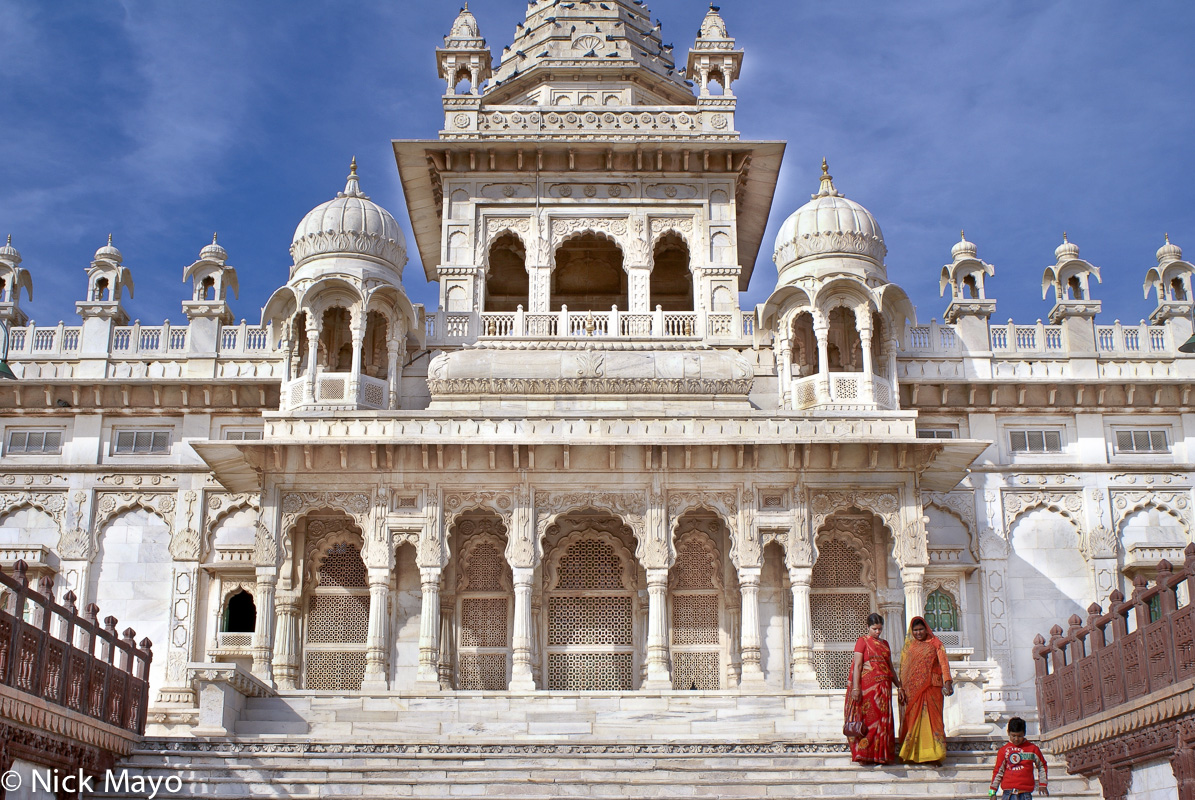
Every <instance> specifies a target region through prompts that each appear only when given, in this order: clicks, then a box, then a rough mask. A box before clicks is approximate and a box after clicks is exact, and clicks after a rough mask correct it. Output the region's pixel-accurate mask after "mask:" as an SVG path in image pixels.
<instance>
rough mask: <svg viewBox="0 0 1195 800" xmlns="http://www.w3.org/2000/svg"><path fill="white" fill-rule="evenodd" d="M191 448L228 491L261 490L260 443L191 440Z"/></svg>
mask: <svg viewBox="0 0 1195 800" xmlns="http://www.w3.org/2000/svg"><path fill="white" fill-rule="evenodd" d="M191 447H192V448H193V449H194V450H195V452H196V453H198V454H199V457H200V458H202V459H203V462H204V463H205V464H207V465H208V467H210V468H211V470H212V476H213V477H215V479H216V480H218V481H219V482H220V485H221V486H223V487H224V488H225V489H227V490H228V491H230V492H237V493H240V492H259V491H261V485H262V484H261V468H260V467H258V466H256V464H258V463H260V459H261V456H260V452H261V449H262V444H261V442H237V443H235V444H234V443H233V442H225V441H210V442H192V443H191Z"/></svg>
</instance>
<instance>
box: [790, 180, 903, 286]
mask: <svg viewBox="0 0 1195 800" xmlns="http://www.w3.org/2000/svg"><path fill="white" fill-rule="evenodd" d="M887 254H888V248H887V247H886V246H885V245H884V234H883V233H881V232H880V225H879V223H878V222H876V220H875V217H873V216H872V215H871V212H870V211H868V210H867V209H866V208H864V207H863V206H861V205H859V204H858V203H856V202H855V201H853V200H848V199H847V198H845V197H843V196H842V195H841V194H839V193H838V190H837V189H835V188H834V179H833V178H832V177H830V174H829V169H828V167H827V166H826V163H825V162H824V161H823V162H822V182H821V187H820V189H819V190H818V193H817V194H815V195H813V199H811V200H810V201H809V202H808V203H806V204H805V205H803V206H801V207H800V208H798V209H797V210H796V211H795V212H793V215H792V216H791V217H789V218H788V219H786V220H785V221H784V224H783V225H781V226H780V232H779V233H778V234H777V235H776V254H775V256H774V257H773V258H774V260H775V262H776V264H777V265H778V266H784V265H786V264H790V263H792V262H793V261H797V260H800V259H802V258H805V257H807V256H825V255H850V256H860V257H862V258H866V259H869V260H871V261H874V262H875V263H876V264H883V262H884V256H885V255H887Z"/></svg>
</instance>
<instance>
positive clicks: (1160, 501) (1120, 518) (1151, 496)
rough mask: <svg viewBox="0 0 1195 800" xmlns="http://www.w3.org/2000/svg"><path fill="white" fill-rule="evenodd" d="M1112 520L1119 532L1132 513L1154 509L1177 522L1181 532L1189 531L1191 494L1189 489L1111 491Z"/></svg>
mask: <svg viewBox="0 0 1195 800" xmlns="http://www.w3.org/2000/svg"><path fill="white" fill-rule="evenodd" d="M1109 493H1110V494H1111V495H1112V518H1113V521H1114V524H1115V527H1116V530H1117V531H1119V530H1120V529H1121V527H1122V526H1123V525H1124V522H1125V520H1126V519H1128V518H1129V517H1130V516H1131V515H1133V514H1134V513H1136V512H1138V511H1141V510H1143V509H1146V508H1156V509H1157V510H1158V511H1161V512H1163V513H1166V514H1169V515H1170V516H1172V517H1174V518H1175V519H1176V520H1178V522H1179V524H1180V525H1182V527H1183V530H1184V531H1187V532H1190V530H1191V492H1190V490H1189V489H1178V490H1161V489H1112V490H1110V492H1109Z"/></svg>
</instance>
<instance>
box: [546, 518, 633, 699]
mask: <svg viewBox="0 0 1195 800" xmlns="http://www.w3.org/2000/svg"><path fill="white" fill-rule="evenodd" d="M557 547H560V548H563V552H561V553H559V554H558V555H557V557H556V563H555V564H554V565H553V566H554V569H552V570H551V574H550V575H549V584H548V592H547V597H546V599H545V605H546V606H547V613H546V615H545V616H546V617H547V619H546V623H547V636H546V637H545V644H546V646H545V648H544V649H545V651H546V652H545V656H546V661H547V664H546V666H547V675H548V680H547V685H548V689H549V690H550V691H591V692H592V691H630V690H632V689H634V688H635V687H634V685H633V684H634V659H635V638H634V619H635V613H636V608H635V591H634V588H633V587H632V586H631V585H630V574H629V573H630V569H629V565H628V564H627V563H626V562H625V560H624V558H625V557H627V556H629V554H626V556H624V554H623V553H621V552H620V551H621V550H624V548H621V547H619V546H618V545H616V544H615V543H614V542H613V541H610V540H609V539H607V538H606V537H604V536H602V535H601V534H598V533H596V532H579V533H577V534H574V535H573V536H570V537H569V538H567V539H565V540H564V541H562V542H561V543H560V544H558V545H557Z"/></svg>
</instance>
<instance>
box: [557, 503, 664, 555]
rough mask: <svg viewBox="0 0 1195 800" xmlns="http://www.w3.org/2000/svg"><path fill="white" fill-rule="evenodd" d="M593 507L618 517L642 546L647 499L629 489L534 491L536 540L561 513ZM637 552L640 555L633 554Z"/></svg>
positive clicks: (643, 542) (640, 547)
mask: <svg viewBox="0 0 1195 800" xmlns="http://www.w3.org/2000/svg"><path fill="white" fill-rule="evenodd" d="M586 508H594V509H597V510H599V511H608V512H610V513H611V514H613V515H614V516H616V517H619V518H621V519H622V521H623V523H625V524H626V525H627V526H628V527H630V529H631V530H632V531H633V532H634V534H635V539H636V540H637V541H638V542H639V549H642V548H643V547H644V545H645V541H646V539H647V536H646V527H645V516H646V512H647V498H646V497H645V496H644V495H642V494H637V493H633V492H625V493H623V492H546V491H540V492H536V493H535V510H536V520H535V522H536V525H535V532H536V537H537V539H538V540H539V541H540V542H542V541H543V539H544V537H545V536H546V535H547V533H548V526H550V525H552V524H553V523H555V522H556V520H557V518H558V517H560V515H562V514H567V513H569V512H570V511H581V510H584V509H586ZM636 555H640V554H638V553H637V554H636Z"/></svg>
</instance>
